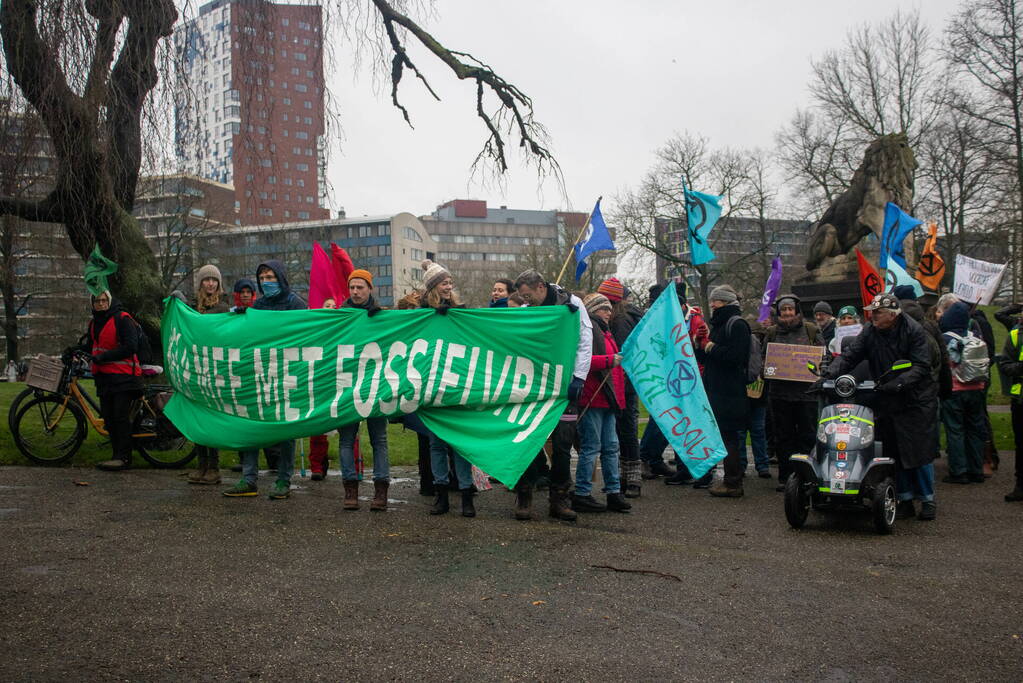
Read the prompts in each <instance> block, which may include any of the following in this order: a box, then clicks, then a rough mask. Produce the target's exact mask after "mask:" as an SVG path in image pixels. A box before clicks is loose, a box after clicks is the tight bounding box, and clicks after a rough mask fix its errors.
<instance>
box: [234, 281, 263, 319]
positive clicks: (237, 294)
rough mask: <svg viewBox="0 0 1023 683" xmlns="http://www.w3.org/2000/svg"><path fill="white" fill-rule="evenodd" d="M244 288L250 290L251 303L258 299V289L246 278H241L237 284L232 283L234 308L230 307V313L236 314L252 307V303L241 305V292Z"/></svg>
mask: <svg viewBox="0 0 1023 683" xmlns="http://www.w3.org/2000/svg"><path fill="white" fill-rule="evenodd" d="M246 287H248V288H249V289H251V290H252V301H253V302H254V301H255V300H256V299H257V298H259V287H257V286H256V283H255V282H253V281H252V280H250V279H249V278H247V277H243V278H241V279H240V280H238V282H236V283H234V306H232V307H231V312H232V313H236V312H238V310H239V309H242V308H249V306H251V305H252V302H250V303H249V304H248V305H245V304H243V303H242V290H243V289H245V288H246Z"/></svg>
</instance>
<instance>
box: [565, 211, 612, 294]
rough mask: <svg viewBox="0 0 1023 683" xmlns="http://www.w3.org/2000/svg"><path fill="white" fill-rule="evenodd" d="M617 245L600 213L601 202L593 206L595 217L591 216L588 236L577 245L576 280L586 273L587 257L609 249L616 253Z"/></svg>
mask: <svg viewBox="0 0 1023 683" xmlns="http://www.w3.org/2000/svg"><path fill="white" fill-rule="evenodd" d="M614 248H615V243H614V242H613V241H612V240H611V233H610V232H608V230H607V224H606V223H604V216H603V214H601V213H600V200H599V199H598V200H597V203H596V204H595V205H594V206H593V215H592V216H590V223H589V225H587V226H586V234H585V235H583V238H582V239H581V240H579V242H578V244H576V245H575V279H576V280H578V279H579V278H581V277H582V275H583V273H584V272H585V271H586V257H587V256H589V255H590V254H592V253H593V252H595V251H601V250H603V249H608V250H611V251H614Z"/></svg>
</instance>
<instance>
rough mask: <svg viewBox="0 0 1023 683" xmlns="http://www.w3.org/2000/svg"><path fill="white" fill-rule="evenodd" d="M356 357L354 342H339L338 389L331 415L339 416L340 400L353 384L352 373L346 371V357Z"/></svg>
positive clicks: (331, 405)
mask: <svg viewBox="0 0 1023 683" xmlns="http://www.w3.org/2000/svg"><path fill="white" fill-rule="evenodd" d="M346 358H355V346H354V345H353V344H338V346H337V372H336V373H335V374H336V377H337V380H336V382H337V383H336V385H335V386H336V391H335V393H334V401H333V402H332V403H331V404H330V416H331V417H337V416H338V409H337V404H338V401H340V400H341V396H342V395H344V393H345V390H346V389H349V388H351V386H352V373H350V372H345V371H344V365H345V359H346Z"/></svg>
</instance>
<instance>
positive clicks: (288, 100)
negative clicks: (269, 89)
mask: <svg viewBox="0 0 1023 683" xmlns="http://www.w3.org/2000/svg"><path fill="white" fill-rule="evenodd" d="M282 101H283V102H284V104H291V98H290V97H285V98H284V99H283V100H282Z"/></svg>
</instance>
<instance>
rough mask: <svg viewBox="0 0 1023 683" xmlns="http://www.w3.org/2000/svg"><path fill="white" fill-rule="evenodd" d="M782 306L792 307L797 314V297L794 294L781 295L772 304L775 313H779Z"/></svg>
mask: <svg viewBox="0 0 1023 683" xmlns="http://www.w3.org/2000/svg"><path fill="white" fill-rule="evenodd" d="M782 306H792V307H793V308H795V309H796V313H798V312H799V297H798V296H796V295H795V294H782V295H781V296H780V297H778V300H777V301H775V302H774V311H775V313H778V314H780V313H781V307H782Z"/></svg>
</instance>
